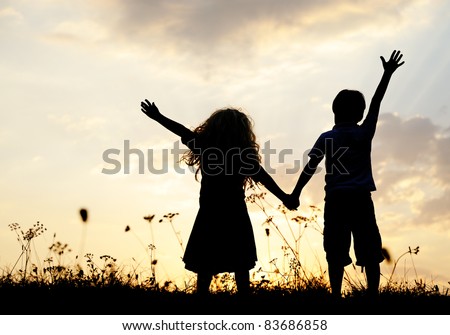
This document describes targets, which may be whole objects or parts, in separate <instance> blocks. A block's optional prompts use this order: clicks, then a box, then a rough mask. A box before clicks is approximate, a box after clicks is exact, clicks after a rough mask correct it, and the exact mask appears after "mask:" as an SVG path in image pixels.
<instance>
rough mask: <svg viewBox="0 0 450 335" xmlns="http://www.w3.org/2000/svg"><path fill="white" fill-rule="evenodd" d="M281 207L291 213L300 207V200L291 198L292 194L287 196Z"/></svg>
mask: <svg viewBox="0 0 450 335" xmlns="http://www.w3.org/2000/svg"><path fill="white" fill-rule="evenodd" d="M283 205H284V206H285V207H286V208H287V209H289V210H291V211H293V210H296V209H297V208H298V207H299V206H300V200H299V199H298V197H295V196H292V194H288V195H287V196H286V198H285V199H284V201H283Z"/></svg>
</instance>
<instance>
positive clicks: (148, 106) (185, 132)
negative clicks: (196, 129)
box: [141, 99, 192, 138]
mask: <svg viewBox="0 0 450 335" xmlns="http://www.w3.org/2000/svg"><path fill="white" fill-rule="evenodd" d="M141 111H142V112H143V113H144V114H145V115H147V116H148V117H149V118H150V119H152V120H155V121H156V122H158V123H159V124H161V125H162V126H163V127H165V128H167V129H168V130H170V131H171V132H172V133H174V134H176V135H178V136H180V137H182V138H187V137H189V136H192V131H191V130H189V129H188V128H186V127H185V126H183V125H182V124H180V123H178V122H176V121H173V120H171V119H169V118H168V117H166V116H164V115H162V114H161V112H160V111H159V109H158V107H156V105H155V103H154V102H150V101H148V100H147V99H145V100H144V101H142V102H141Z"/></svg>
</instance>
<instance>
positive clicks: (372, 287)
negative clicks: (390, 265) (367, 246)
mask: <svg viewBox="0 0 450 335" xmlns="http://www.w3.org/2000/svg"><path fill="white" fill-rule="evenodd" d="M365 268H366V277H367V293H368V295H369V296H371V297H375V296H377V295H378V287H379V285H380V263H372V264H368V265H366V266H365Z"/></svg>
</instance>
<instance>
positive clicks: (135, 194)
mask: <svg viewBox="0 0 450 335" xmlns="http://www.w3.org/2000/svg"><path fill="white" fill-rule="evenodd" d="M449 22H450V2H448V1H444V0H433V1H428V0H389V1H388V0H381V1H369V0H361V1H353V0H338V1H336V0H322V1H306V0H298V1H294V0H292V1H269V0H241V1H237V0H231V1H205V0H192V1H163V0H159V1H156V0H154V1H144V0H140V1H137V0H132V1H125V0H80V1H64V0H14V1H12V0H11V1H5V0H0V45H1V53H0V73H1V79H0V97H1V99H0V104H1V114H2V118H1V119H2V122H0V148H1V152H2V164H1V165H2V167H1V174H0V187H1V190H2V191H1V193H0V223H1V224H0V268H1V269H2V270H3V271H6V270H7V269H8V268H11V267H12V265H13V264H14V263H15V261H16V260H17V258H18V257H19V255H20V253H21V249H20V245H19V243H18V242H17V240H16V238H15V234H14V232H11V231H10V229H9V227H8V225H9V224H11V223H18V224H19V225H20V226H21V227H22V228H23V229H24V230H26V229H28V228H29V227H31V226H32V225H33V224H34V223H36V221H39V222H40V223H42V224H43V225H44V226H45V227H46V228H47V231H46V232H45V234H43V235H42V236H39V237H37V238H36V239H35V245H34V247H35V250H36V253H33V258H32V259H33V260H34V262H40V264H41V265H43V261H44V260H45V259H46V258H47V257H50V256H52V255H51V254H49V252H48V247H49V246H50V245H51V244H52V243H53V242H54V241H60V242H61V243H67V244H68V245H69V247H70V248H71V249H72V251H71V252H70V253H68V254H67V255H65V256H64V258H63V263H66V264H74V263H76V262H77V261H76V259H75V258H76V256H77V255H78V254H85V253H87V252H90V253H92V254H94V256H95V257H96V258H97V259H98V257H99V256H101V255H111V256H113V257H115V258H117V263H118V264H120V265H122V266H124V267H127V268H139V269H144V268H148V256H146V254H147V253H148V252H147V251H146V246H147V245H148V244H150V243H153V244H154V245H155V246H156V249H155V257H156V258H157V259H158V265H157V274H158V276H159V278H160V279H161V280H162V279H164V278H168V279H171V280H174V281H180V280H181V281H183V280H184V278H186V277H189V276H192V275H193V274H192V273H189V272H186V271H185V270H184V268H183V263H182V262H181V260H180V258H181V256H182V249H181V247H180V245H179V243H178V241H177V235H176V234H175V232H178V233H179V235H178V236H179V238H181V240H182V241H183V243H184V245H185V244H186V242H187V240H188V237H189V233H190V230H191V228H192V224H193V221H194V218H195V215H196V211H197V209H198V192H199V186H200V184H199V182H197V181H195V179H194V175H193V174H192V173H191V172H190V171H189V170H188V169H187V168H186V166H184V165H181V166H177V165H176V162H175V161H174V157H173V155H171V152H170V150H171V149H173V148H174V147H175V146H176V145H179V147H180V148H181V149H184V147H183V145H182V144H180V143H178V142H177V141H178V140H179V139H178V138H177V137H176V136H175V135H173V134H172V133H170V132H168V131H167V130H166V129H164V128H162V127H161V126H159V125H158V124H156V123H155V122H153V121H152V120H150V119H148V118H147V117H146V116H145V115H144V114H143V113H142V112H141V111H140V102H141V101H142V100H143V99H146V98H147V99H149V100H150V101H154V102H155V103H156V104H157V106H158V107H159V108H160V110H161V112H162V113H164V114H166V115H167V116H168V117H171V118H173V119H175V120H177V121H179V122H181V123H183V124H185V125H186V126H187V127H195V126H196V125H198V124H199V123H200V122H202V121H203V120H204V119H206V118H207V117H208V116H209V115H210V114H211V113H212V112H213V111H214V110H216V109H218V108H222V107H228V106H232V107H237V108H241V109H242V110H243V111H245V112H246V113H248V114H249V115H250V116H251V117H252V119H253V121H254V123H255V129H254V130H255V133H256V135H257V137H258V142H259V143H260V145H261V148H264V146H265V145H266V147H267V146H270V148H272V149H274V150H275V153H274V154H272V155H270V156H263V158H264V161H263V163H264V166H265V167H266V169H268V170H273V171H271V175H272V176H273V178H274V179H275V180H276V181H277V182H278V183H279V185H280V186H281V187H282V188H283V189H284V190H285V191H286V192H290V191H291V190H292V189H293V187H294V185H295V182H296V180H297V178H298V174H299V172H300V171H299V170H298V169H296V171H295V173H292V170H293V166H301V165H302V164H304V163H305V161H304V157H305V154H306V153H307V150H308V149H310V148H311V146H312V145H313V144H314V142H315V140H316V138H317V137H318V136H319V134H320V133H321V132H323V131H324V130H328V129H330V128H331V127H332V126H333V114H332V112H331V103H332V100H333V99H334V97H335V95H336V94H337V93H338V92H339V91H340V90H341V89H344V88H349V89H357V90H359V91H361V92H362V93H363V94H364V95H365V97H366V102H367V104H369V102H370V99H371V97H372V95H373V92H374V90H375V88H376V86H377V84H378V82H379V79H380V78H381V74H382V64H381V61H380V58H379V57H380V56H384V57H385V58H386V59H387V58H388V57H389V56H390V54H391V52H392V51H393V50H400V51H401V52H402V53H403V54H404V58H403V59H404V60H405V64H404V65H403V66H401V67H400V68H399V69H398V70H397V71H396V72H395V73H394V75H393V77H392V80H391V83H390V86H389V88H388V90H387V93H386V95H385V98H384V100H383V102H382V106H381V113H380V119H379V123H378V128H377V133H376V135H375V139H374V143H373V152H372V160H373V171H374V177H375V182H376V185H377V191H376V192H374V194H373V199H374V202H375V208H376V214H377V219H378V224H379V227H380V231H381V234H382V237H383V243H384V245H385V247H386V248H388V250H389V251H390V252H391V255H392V257H393V258H394V259H396V258H397V257H399V256H400V255H401V254H402V253H404V252H405V251H407V250H408V247H411V248H415V247H417V246H419V247H420V252H419V253H418V254H417V255H413V257H412V258H411V257H409V256H408V257H404V258H402V261H401V262H400V263H399V265H398V267H399V268H400V270H399V271H400V272H399V273H398V274H399V275H400V277H401V278H405V277H407V278H409V279H410V280H413V279H416V278H417V277H416V274H415V272H417V274H418V277H419V278H422V279H424V280H426V281H427V282H428V283H430V284H431V283H436V284H439V285H444V286H445V285H446V286H447V287H448V286H450V284H449V283H448V282H449V281H450V206H449V205H450V111H449V103H450V95H449V78H450V48H449V37H450V25H449ZM126 146H129V148H130V149H139V150H140V151H142V152H143V155H144V158H145V164H144V162H143V164H144V165H145V166H144V167H145V169H144V171H141V172H143V173H139V161H138V159H139V157H138V155H137V154H131V155H130V164H129V167H130V170H129V173H126V172H127V171H126V170H125V158H126V157H125V155H124V152H125V150H126ZM109 149H113V150H120V154H118V155H110V156H109V157H110V158H114V159H115V160H117V161H118V162H120V164H121V165H120V167H121V168H120V171H119V172H118V173H115V174H108V173H105V170H111V169H112V168H114V165H112V164H111V163H110V162H106V161H104V152H105V151H107V150H109ZM283 149H288V150H287V151H286V150H285V151H284V154H283V155H280V152H281V150H283ZM149 150H150V151H149ZM135 151H136V150H135ZM116 152H117V151H116ZM164 152H166V153H168V156H167V157H168V158H167V159H165V158H164V156H163V155H164ZM150 155H153V157H150ZM149 159H150V165H151V167H153V168H154V169H159V168H160V169H163V168H164V167H166V168H167V169H166V172H165V173H154V172H153V173H152V172H151V171H149V169H148V167H147V163H148V160H149ZM321 166H323V164H322V165H321ZM180 169H181V170H182V171H184V172H185V173H184V174H183V173H181V172H180ZM294 170H295V169H294ZM323 186H324V172H323V171H322V172H320V173H319V174H317V175H315V176H314V177H313V178H312V180H311V182H310V184H308V185H307V187H306V188H305V190H304V194H302V198H301V202H302V204H301V207H300V208H299V210H298V211H297V212H296V213H289V215H294V216H295V215H309V213H310V209H309V206H310V205H315V206H317V207H318V208H319V209H321V208H323V197H324V191H323ZM267 199H268V201H269V203H271V204H273V206H275V207H276V206H278V205H279V201H278V200H276V199H275V198H273V197H271V196H270V195H269V196H267ZM80 208H86V209H88V211H89V218H88V221H87V223H86V224H83V223H82V221H81V218H80V216H79V209H80ZM249 210H250V215H251V218H252V222H253V228H254V231H255V235H256V242H257V248H258V256H259V263H260V264H258V265H257V267H255V270H256V269H257V268H259V267H260V266H262V267H264V268H265V269H268V268H269V265H268V264H269V263H268V261H269V260H270V259H273V258H277V259H278V262H281V260H282V258H283V256H282V251H281V248H280V246H281V241H280V238H278V237H277V236H276V234H275V233H273V234H271V237H270V254H269V251H268V241H267V238H266V236H265V233H264V229H265V228H267V227H266V226H263V225H262V223H263V222H264V220H265V216H264V213H262V211H261V210H260V209H258V208H257V207H256V206H254V205H252V204H250V205H249ZM270 211H271V213H273V214H274V215H275V214H277V212H276V211H275V210H270ZM171 212H172V213H173V212H177V213H179V215H178V216H176V217H175V218H174V221H173V224H174V226H173V228H172V226H171V225H170V224H169V223H168V222H158V220H159V219H160V218H162V216H163V215H164V214H167V213H171ZM151 214H154V215H155V219H154V221H153V222H152V223H151V225H150V224H149V223H148V222H146V221H145V220H144V219H143V217H144V216H146V215H151ZM321 215H322V212H320V213H319V217H320V216H321ZM276 222H277V224H278V225H279V227H280V229H281V230H283V231H285V232H286V234H287V235H288V231H289V230H288V226H287V223H286V221H285V220H284V219H283V218H282V217H281V218H279V219H277V221H276ZM126 226H129V227H130V228H131V230H130V231H129V232H125V227H126ZM293 227H294V228H295V225H293ZM173 229H175V232H174V230H173ZM224 229H226V227H224ZM54 234H56V236H55V237H54ZM152 236H153V237H152ZM301 242H302V248H303V247H304V248H305V249H304V250H303V249H302V260H304V264H305V266H306V267H310V268H311V270H312V271H314V270H313V268H314V267H315V266H316V265H314V264H316V262H319V263H320V265H321V266H322V267H323V268H324V269H325V268H326V262H325V261H324V253H323V249H322V240H321V235H320V234H319V233H317V232H316V231H314V230H312V229H311V232H308V234H307V235H305V237H304V240H302V241H301ZM231 245H232V242H231V241H230V247H231ZM81 256H82V255H81ZM81 258H82V257H81ZM99 264H101V262H100V260H99ZM278 264H280V263H278ZM391 270H392V264H387V263H386V262H384V263H382V272H383V274H385V275H388V274H389V273H390V271H391Z"/></svg>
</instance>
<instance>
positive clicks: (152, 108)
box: [141, 99, 161, 120]
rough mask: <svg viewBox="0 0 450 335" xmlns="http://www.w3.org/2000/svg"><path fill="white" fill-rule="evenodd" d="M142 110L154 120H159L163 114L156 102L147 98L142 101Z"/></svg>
mask: <svg viewBox="0 0 450 335" xmlns="http://www.w3.org/2000/svg"><path fill="white" fill-rule="evenodd" d="M141 111H142V112H143V113H144V114H145V115H147V116H148V117H149V118H150V119H153V120H157V119H158V118H159V117H160V116H161V113H160V112H159V109H158V107H156V105H155V103H154V102H150V101H148V100H147V99H145V101H142V102H141Z"/></svg>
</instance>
